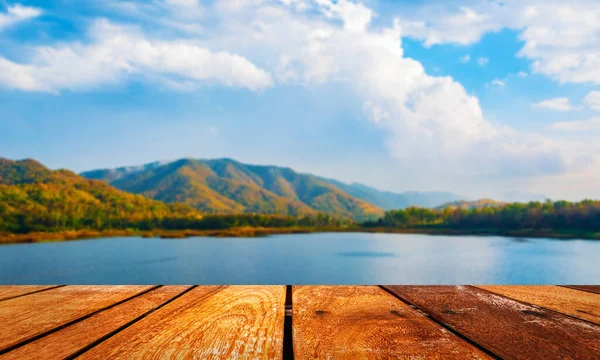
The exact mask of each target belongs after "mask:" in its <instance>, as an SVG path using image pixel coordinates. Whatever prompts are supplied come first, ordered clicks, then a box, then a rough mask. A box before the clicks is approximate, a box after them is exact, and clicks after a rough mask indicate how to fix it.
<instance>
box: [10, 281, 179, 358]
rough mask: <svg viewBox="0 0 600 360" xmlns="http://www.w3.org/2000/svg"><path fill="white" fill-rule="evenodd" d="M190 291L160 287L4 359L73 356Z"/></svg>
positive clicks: (33, 343) (23, 348)
mask: <svg viewBox="0 0 600 360" xmlns="http://www.w3.org/2000/svg"><path fill="white" fill-rule="evenodd" d="M189 288H190V286H163V287H159V288H157V289H154V290H152V291H150V292H147V293H145V294H142V295H140V296H137V297H135V298H133V299H131V300H129V301H126V302H124V303H123V304H121V305H119V306H115V307H113V308H110V309H108V310H106V311H102V312H100V313H97V314H95V315H93V316H91V317H89V318H87V319H85V320H82V321H80V322H77V323H75V324H73V325H71V326H67V327H65V328H63V329H61V330H59V331H56V332H53V333H52V334H50V335H48V336H45V337H42V338H40V339H38V340H35V341H33V342H31V343H28V344H26V345H24V346H22V347H19V348H17V349H15V350H13V351H11V352H8V353H6V354H5V355H4V356H3V357H2V359H3V360H4V359H33V358H36V357H39V356H40V354H43V357H44V359H46V360H50V359H64V358H67V357H69V356H73V355H74V354H76V353H77V352H80V351H82V350H84V349H85V348H86V347H88V346H90V345H91V344H93V343H94V342H96V341H99V340H101V339H102V338H103V337H105V336H109V335H110V334H111V333H112V332H114V331H117V330H118V329H119V328H121V327H123V326H125V325H127V324H128V323H130V322H132V321H134V320H135V319H136V318H138V317H140V316H142V315H144V314H146V313H148V312H149V311H151V310H153V309H155V308H157V307H159V306H161V305H162V304H164V303H166V302H168V301H169V300H171V299H173V298H175V297H176V296H178V295H180V294H181V293H183V292H184V291H185V290H187V289H189Z"/></svg>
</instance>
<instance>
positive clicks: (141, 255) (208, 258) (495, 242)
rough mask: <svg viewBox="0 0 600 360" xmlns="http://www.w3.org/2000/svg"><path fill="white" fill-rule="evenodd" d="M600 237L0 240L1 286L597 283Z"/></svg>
mask: <svg viewBox="0 0 600 360" xmlns="http://www.w3.org/2000/svg"><path fill="white" fill-rule="evenodd" d="M599 282H600V241H586V240H552V239H514V238H503V237H479V236H429V235H412V234H411V235H403V234H361V233H327V234H301V235H276V236H270V237H264V238H209V237H194V238H188V239H158V238H153V239H144V238H136V237H127V238H107V239H94V240H80V241H65V242H54V243H38V244H16V245H4V246H0V284H597V283H599Z"/></svg>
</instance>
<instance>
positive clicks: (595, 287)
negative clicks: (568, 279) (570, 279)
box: [565, 285, 600, 294]
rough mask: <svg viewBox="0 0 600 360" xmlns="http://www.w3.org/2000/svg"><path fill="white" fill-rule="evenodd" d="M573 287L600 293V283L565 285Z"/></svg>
mask: <svg viewBox="0 0 600 360" xmlns="http://www.w3.org/2000/svg"><path fill="white" fill-rule="evenodd" d="M565 286H566V287H569V288H571V289H576V290H581V291H587V292H592V293H596V294H600V285H565Z"/></svg>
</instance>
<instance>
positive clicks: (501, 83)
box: [491, 79, 506, 87]
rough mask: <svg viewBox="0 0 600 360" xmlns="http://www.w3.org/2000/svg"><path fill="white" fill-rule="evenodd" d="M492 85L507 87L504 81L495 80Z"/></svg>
mask: <svg viewBox="0 0 600 360" xmlns="http://www.w3.org/2000/svg"><path fill="white" fill-rule="evenodd" d="M491 84H492V85H494V86H500V87H504V86H505V85H506V83H505V82H504V81H503V80H500V79H494V80H492V83H491Z"/></svg>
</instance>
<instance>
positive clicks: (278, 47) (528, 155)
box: [215, 0, 567, 176]
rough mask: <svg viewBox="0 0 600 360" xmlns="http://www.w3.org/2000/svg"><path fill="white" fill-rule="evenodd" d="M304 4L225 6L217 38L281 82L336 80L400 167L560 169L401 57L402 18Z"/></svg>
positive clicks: (461, 93) (473, 101)
mask: <svg viewBox="0 0 600 360" xmlns="http://www.w3.org/2000/svg"><path fill="white" fill-rule="evenodd" d="M231 3H232V2H231V1H229V2H226V3H225V4H228V5H230V4H231ZM223 4H224V3H221V5H223ZM303 4H304V6H302V7H301V10H297V9H298V8H297V5H298V3H297V2H296V3H293V2H289V4H288V5H285V6H279V5H278V4H277V3H275V2H262V3H261V4H260V5H256V4H255V5H252V4H248V3H245V4H244V6H241V7H233V6H224V7H223V8H226V9H227V13H225V14H222V18H223V19H224V22H225V23H224V24H222V26H221V27H219V29H217V31H218V32H219V36H218V39H216V40H215V41H219V42H222V40H221V39H222V38H225V39H238V41H239V42H235V41H231V42H230V43H229V44H228V45H229V46H232V47H233V48H234V49H236V50H235V51H237V52H240V53H245V54H247V56H248V57H249V58H258V57H260V58H262V59H263V61H264V62H266V63H272V62H275V63H276V66H275V68H276V70H275V72H274V74H275V78H276V80H277V81H278V82H279V83H290V84H301V85H303V86H314V85H318V84H321V83H325V82H327V83H340V84H343V86H344V87H345V88H347V89H351V90H352V91H354V92H355V93H356V94H358V96H360V97H361V98H362V100H363V110H364V111H365V113H366V114H367V116H368V118H369V119H370V120H371V121H372V122H373V123H374V124H375V125H376V126H378V127H381V128H382V129H385V130H386V132H387V133H388V138H387V141H386V142H387V145H388V148H389V150H390V152H391V154H392V155H393V156H394V157H395V158H397V159H398V160H399V161H400V162H401V163H402V164H404V165H405V166H412V165H417V164H420V165H422V164H423V163H424V161H425V162H428V163H429V164H430V165H431V166H432V167H440V168H444V169H447V170H449V171H451V172H464V173H465V174H471V175H473V174H478V175H482V176H493V175H503V176H504V175H506V174H511V175H527V174H529V175H532V174H535V175H537V174H548V173H556V172H560V171H563V170H564V168H565V166H567V165H566V160H565V159H564V158H562V156H561V151H560V150H559V148H558V146H557V145H556V144H554V143H553V142H552V141H550V140H548V139H545V138H543V137H541V136H536V135H534V134H526V133H519V132H516V131H515V130H513V129H510V128H507V127H504V126H499V125H496V124H493V123H492V122H490V121H488V120H487V119H486V118H485V116H484V115H483V112H482V109H481V107H480V104H479V101H478V99H477V98H476V97H474V96H472V95H469V94H468V93H467V91H466V90H465V88H464V87H463V86H462V85H461V84H460V83H458V82H457V81H455V80H454V79H452V78H451V77H448V76H431V75H429V74H427V73H426V72H425V70H424V68H423V66H422V65H421V63H419V62H418V61H416V60H414V59H411V58H407V57H405V55H404V51H403V49H402V37H403V35H404V34H403V27H402V26H401V24H400V22H399V21H396V22H395V23H393V24H391V26H387V27H386V26H383V27H373V25H372V24H371V22H370V18H372V17H373V14H372V13H371V12H369V11H366V10H365V8H364V6H359V5H356V4H353V3H352V2H350V1H347V0H339V1H337V3H333V2H331V1H325V0H317V1H315V2H304V3H303ZM314 13H320V14H321V16H314ZM242 19H243V20H244V21H245V22H247V23H249V24H252V25H251V27H250V28H249V29H248V28H246V29H242V28H239V27H237V26H236V25H235V24H238V23H241V22H242ZM224 29H227V31H229V33H227V31H224ZM496 83H498V82H496ZM498 85H499V83H498Z"/></svg>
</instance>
